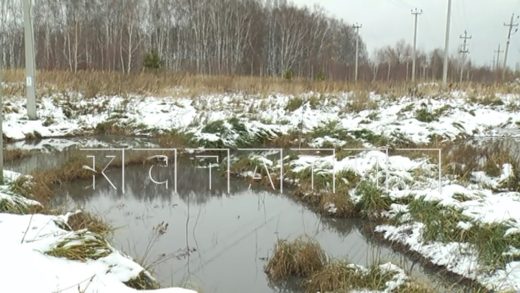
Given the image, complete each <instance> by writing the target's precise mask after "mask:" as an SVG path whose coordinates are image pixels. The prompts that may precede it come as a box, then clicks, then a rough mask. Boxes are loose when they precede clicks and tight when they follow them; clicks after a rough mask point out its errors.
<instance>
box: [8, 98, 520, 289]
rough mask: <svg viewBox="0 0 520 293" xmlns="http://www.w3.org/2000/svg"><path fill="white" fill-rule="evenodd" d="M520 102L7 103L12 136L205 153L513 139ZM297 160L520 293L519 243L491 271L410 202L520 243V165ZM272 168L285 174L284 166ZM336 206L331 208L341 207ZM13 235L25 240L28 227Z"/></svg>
mask: <svg viewBox="0 0 520 293" xmlns="http://www.w3.org/2000/svg"><path fill="white" fill-rule="evenodd" d="M519 98H520V96H519V95H512V94H508V95H505V94H504V95H500V94H497V95H495V96H491V97H489V96H486V97H479V96H478V95H477V96H474V94H473V95H470V94H467V93H464V92H452V93H450V94H446V95H443V96H439V97H424V98H410V97H403V98H397V99H396V98H388V97H382V96H379V95H375V94H370V95H369V97H368V100H362V99H361V100H360V99H359V98H357V97H356V96H355V95H354V94H352V93H344V94H337V95H320V94H313V93H309V94H307V95H303V96H302V97H291V96H285V95H270V96H244V95H240V94H235V95H211V96H204V97H198V98H193V99H192V98H156V97H141V96H135V97H130V98H123V97H98V98H94V99H88V100H84V99H82V98H81V96H79V95H75V94H70V95H69V96H67V97H65V96H62V95H55V96H52V97H43V98H42V101H41V103H39V109H38V113H39V117H41V119H40V120H37V121H27V120H26V119H24V117H25V110H24V108H23V99H20V98H8V99H7V100H6V105H7V107H6V109H7V113H6V117H5V122H4V135H5V136H7V137H8V138H10V139H12V140H23V139H25V138H31V137H60V136H75V135H84V134H88V133H94V132H97V133H98V134H99V133H100V132H101V133H103V131H104V129H106V128H107V127H106V126H107V125H109V126H110V127H119V128H121V129H124V130H125V131H126V133H127V134H134V135H153V134H156V133H163V132H169V131H176V132H180V133H183V134H187V135H189V136H190V138H191V139H192V140H193V141H195V142H197V143H198V144H199V146H230V147H235V146H238V145H244V144H248V145H251V146H252V147H255V145H254V143H255V142H257V141H263V140H265V139H273V138H276V137H283V136H290V135H293V134H294V133H296V134H299V135H300V136H304V137H305V140H306V144H307V145H308V146H312V147H336V148H340V147H351V145H352V144H353V143H355V145H356V147H374V146H381V145H389V146H395V145H403V144H407V145H415V146H422V145H427V144H428V143H429V142H431V141H432V140H437V141H438V140H440V141H444V142H449V141H454V140H456V139H459V141H464V139H467V138H471V137H486V136H494V135H502V134H507V135H509V136H510V137H514V136H515V135H517V134H518V133H520V132H519V131H518V130H519V125H520V115H519V114H520V99H519ZM360 104H361V105H360ZM365 108H367V109H366V110H358V109H365ZM26 146H27V145H20V147H26ZM266 160H267V159H266ZM289 160H290V161H288V162H287V161H286V164H287V165H288V169H290V170H291V171H292V173H293V174H298V173H300V172H303V171H306V170H307V171H308V170H310V169H311V168H312V169H313V170H314V172H316V174H317V173H320V174H322V175H323V174H331V173H332V172H333V170H334V171H335V172H341V171H347V170H349V171H352V172H354V173H355V174H356V175H357V176H360V177H362V178H365V179H367V180H370V181H372V182H376V184H377V185H378V187H379V188H380V189H382V190H383V192H384V194H385V196H387V197H388V198H390V200H391V202H392V204H391V205H390V208H389V209H388V210H386V211H384V212H383V213H382V216H383V217H384V218H385V219H387V221H386V223H385V224H382V225H380V226H378V227H377V228H376V231H377V232H379V233H381V235H382V236H383V237H384V238H386V239H387V240H389V241H394V242H398V243H401V244H403V245H404V246H406V247H407V248H408V249H410V250H412V251H415V252H417V253H419V254H421V255H422V256H424V257H425V258H426V259H428V260H429V261H430V262H431V263H433V264H437V265H440V266H444V267H446V269H447V270H449V271H451V272H454V273H457V274H459V275H461V276H464V277H467V278H470V279H474V280H476V281H478V282H479V283H481V284H483V285H484V286H486V287H488V288H489V289H492V290H512V291H519V290H520V262H519V261H516V260H517V259H520V244H519V246H515V245H510V243H509V242H508V243H506V244H505V245H506V246H507V247H505V248H504V254H507V255H511V256H514V257H512V258H508V261H507V262H506V263H505V264H503V265H501V266H495V267H489V266H487V265H486V264H483V263H482V261H481V260H480V259H479V251H478V249H477V247H476V246H475V245H474V244H472V243H469V242H465V241H461V242H457V241H439V240H431V239H426V237H425V236H424V234H425V233H426V232H425V231H426V224H425V223H424V221H423V220H421V219H419V218H417V216H414V215H413V213H412V212H410V202H420V203H423V202H426V204H434V205H435V206H438V207H440V209H441V210H442V211H444V210H447V211H455V213H456V215H457V217H460V219H459V218H458V220H456V222H455V227H456V231H457V232H458V233H462V234H463V233H464V231H473V230H472V229H473V228H479V227H484V226H486V225H497V227H500V228H503V229H504V233H503V234H502V236H503V238H504V239H506V238H507V239H518V236H519V234H520V193H518V192H516V191H514V190H510V189H508V188H504V184H505V182H507V181H508V180H509V179H511V178H514V176H516V175H515V174H516V172H517V170H514V168H513V166H514V164H503V165H502V166H500V168H501V172H500V175H498V176H496V175H495V176H492V175H489V174H486V173H485V172H483V171H482V170H474V171H472V173H471V180H470V181H464V182H463V181H460V180H458V179H457V178H456V177H454V176H448V175H443V176H442V178H441V182H440V183H441V185H440V186H439V181H438V179H437V176H438V175H437V174H438V169H437V165H436V163H435V162H432V160H431V159H430V158H429V157H427V156H422V157H419V158H417V157H411V158H408V157H404V156H402V155H390V156H387V154H386V152H385V151H381V150H379V151H378V150H373V151H365V152H360V153H357V154H354V155H350V156H346V157H344V158H336V157H332V156H315V155H305V154H300V155H298V156H297V157H295V158H289ZM510 163H513V162H510ZM267 165H268V166H269V167H270V168H273V169H274V171H275V172H276V165H277V164H276V162H272V163H270V164H267ZM295 176H296V175H295ZM289 179H294V181H296V182H297V181H298V178H289ZM439 187H441V188H440V189H439ZM345 196H350V198H351V199H352V201H353V202H354V203H358V202H359V201H360V200H361V198H360V197H359V195H358V193H357V192H356V187H355V186H354V187H352V189H351V190H349V191H348V194H345ZM334 208H335V207H333V206H329V210H330V211H334V210H335V209H334ZM9 217H13V218H12V219H9V218H7V219H5V220H4V221H19V222H21V223H25V222H23V221H22V220H16V219H17V218H16V217H27V216H9ZM25 221H27V219H26V220H25ZM47 221H49V219H47ZM40 224H41V223H40ZM430 224H431V223H430ZM434 224H435V223H434ZM20 226H21V224H20ZM56 229H59V228H56ZM13 233H18V234H17V235H18V237H20V235H19V234H20V233H21V232H20V231H18V232H17V231H14V232H13ZM55 233H58V232H55ZM13 237H14V236H13ZM515 241H516V240H515ZM14 242H17V241H14ZM511 243H516V242H513V241H512V242H511ZM518 243H520V242H518ZM22 246H23V245H22ZM86 270H87V269H86Z"/></svg>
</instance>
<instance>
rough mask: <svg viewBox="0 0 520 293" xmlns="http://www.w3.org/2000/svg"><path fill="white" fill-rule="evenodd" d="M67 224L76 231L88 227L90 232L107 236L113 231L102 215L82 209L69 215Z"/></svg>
mask: <svg viewBox="0 0 520 293" xmlns="http://www.w3.org/2000/svg"><path fill="white" fill-rule="evenodd" d="M67 224H68V225H69V226H70V228H71V229H72V230H74V231H79V230H82V229H87V230H89V231H90V232H94V233H96V234H99V235H102V236H107V235H109V234H110V233H111V232H112V229H111V228H110V226H109V225H108V224H107V223H105V222H104V221H103V220H102V219H101V218H100V217H98V216H95V215H93V214H91V213H88V212H85V211H80V212H77V213H75V214H73V215H71V216H69V218H68V221H67Z"/></svg>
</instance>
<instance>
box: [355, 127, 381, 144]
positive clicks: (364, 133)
mask: <svg viewBox="0 0 520 293" xmlns="http://www.w3.org/2000/svg"><path fill="white" fill-rule="evenodd" d="M350 134H351V135H352V136H354V137H355V138H356V139H360V140H363V141H366V142H368V143H370V144H372V145H374V146H386V145H388V143H389V140H388V138H387V137H384V136H382V135H379V134H375V133H374V132H373V131H371V130H369V129H361V130H354V131H351V132H350Z"/></svg>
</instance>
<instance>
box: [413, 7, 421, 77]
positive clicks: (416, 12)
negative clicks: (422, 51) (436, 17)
mask: <svg viewBox="0 0 520 293" xmlns="http://www.w3.org/2000/svg"><path fill="white" fill-rule="evenodd" d="M422 13H423V11H422V9H417V8H414V9H412V15H413V16H414V19H415V21H414V33H413V51H412V58H413V60H412V83H414V82H415V62H416V59H417V18H418V16H419V15H421V14H422Z"/></svg>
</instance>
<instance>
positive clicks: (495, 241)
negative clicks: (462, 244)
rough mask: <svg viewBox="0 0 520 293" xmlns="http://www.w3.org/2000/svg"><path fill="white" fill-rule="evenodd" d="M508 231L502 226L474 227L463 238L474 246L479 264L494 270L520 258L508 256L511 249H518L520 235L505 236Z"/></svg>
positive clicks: (519, 246) (483, 225) (519, 256)
mask: <svg viewBox="0 0 520 293" xmlns="http://www.w3.org/2000/svg"><path fill="white" fill-rule="evenodd" d="M508 229H509V227H507V226H506V225H504V224H481V225H474V226H473V227H471V228H470V229H469V231H467V232H466V233H465V235H464V236H465V237H464V238H465V240H466V241H468V242H470V243H472V244H473V245H474V246H475V248H476V249H477V251H478V255H479V260H480V262H481V263H482V264H484V265H487V266H489V268H491V269H495V268H497V267H504V265H505V264H506V263H508V262H510V261H513V260H518V259H519V258H520V255H510V254H508V251H509V250H510V248H511V247H515V248H520V235H518V234H513V235H509V236H505V233H506V231H507V230H508Z"/></svg>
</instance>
